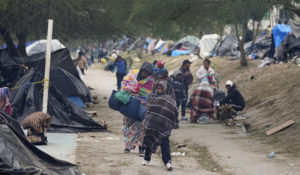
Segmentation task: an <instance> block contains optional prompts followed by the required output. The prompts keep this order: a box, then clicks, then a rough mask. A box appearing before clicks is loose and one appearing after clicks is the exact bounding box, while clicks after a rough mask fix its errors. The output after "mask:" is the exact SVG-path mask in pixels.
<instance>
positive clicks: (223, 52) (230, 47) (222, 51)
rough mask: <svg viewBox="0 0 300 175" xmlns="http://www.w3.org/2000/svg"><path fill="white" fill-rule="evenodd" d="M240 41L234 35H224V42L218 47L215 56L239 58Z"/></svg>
mask: <svg viewBox="0 0 300 175" xmlns="http://www.w3.org/2000/svg"><path fill="white" fill-rule="evenodd" d="M238 46H239V43H238V40H237V38H236V36H233V35H224V36H223V37H222V40H221V41H220V42H219V43H218V44H217V45H216V47H215V49H214V51H213V56H221V57H224V56H231V57H235V58H239V56H240V52H239V50H238Z"/></svg>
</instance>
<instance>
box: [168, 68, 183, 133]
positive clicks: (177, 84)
mask: <svg viewBox="0 0 300 175" xmlns="http://www.w3.org/2000/svg"><path fill="white" fill-rule="evenodd" d="M168 83H169V84H170V85H171V86H172V88H173V89H174V92H175V97H176V105H177V108H179V106H180V105H181V104H182V102H184V101H186V99H187V96H186V94H185V87H184V84H183V81H182V72H181V71H180V70H176V71H174V73H173V75H171V76H170V77H169V79H168ZM177 126H178V125H177ZM178 127H179V126H178Z"/></svg>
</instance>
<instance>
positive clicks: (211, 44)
mask: <svg viewBox="0 0 300 175" xmlns="http://www.w3.org/2000/svg"><path fill="white" fill-rule="evenodd" d="M220 38H221V37H220V36H219V35H218V34H210V35H204V36H203V37H202V38H201V40H200V45H199V48H200V57H201V58H206V57H208V56H210V55H211V52H212V51H213V49H214V48H215V47H216V45H217V43H218V41H219V40H220Z"/></svg>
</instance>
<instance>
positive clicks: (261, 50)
mask: <svg viewBox="0 0 300 175" xmlns="http://www.w3.org/2000/svg"><path fill="white" fill-rule="evenodd" d="M271 44H272V39H271V38H270V37H268V35H267V33H262V34H261V35H259V36H257V37H256V39H255V43H254V44H253V43H252V41H250V42H248V43H245V45H244V48H245V52H246V56H249V55H252V57H253V58H255V59H262V58H264V57H265V56H267V54H268V53H269V51H270V49H271Z"/></svg>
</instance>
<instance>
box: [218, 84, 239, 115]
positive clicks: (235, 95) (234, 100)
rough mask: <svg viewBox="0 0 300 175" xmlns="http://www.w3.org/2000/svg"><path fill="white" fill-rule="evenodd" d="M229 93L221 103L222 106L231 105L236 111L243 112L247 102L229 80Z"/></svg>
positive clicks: (227, 86)
mask: <svg viewBox="0 0 300 175" xmlns="http://www.w3.org/2000/svg"><path fill="white" fill-rule="evenodd" d="M225 86H226V88H227V90H228V93H227V95H226V97H225V98H223V99H222V100H221V101H220V105H225V104H226V105H229V106H232V108H233V109H234V110H235V111H242V110H243V109H244V107H245V100H244V97H243V95H242V94H241V93H240V92H239V91H238V89H237V88H236V85H235V84H234V83H233V82H232V81H231V80H227V81H226V84H225Z"/></svg>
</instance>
